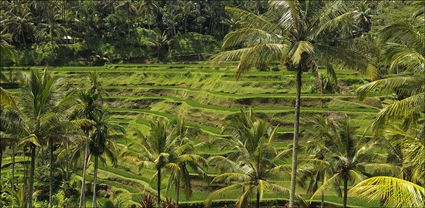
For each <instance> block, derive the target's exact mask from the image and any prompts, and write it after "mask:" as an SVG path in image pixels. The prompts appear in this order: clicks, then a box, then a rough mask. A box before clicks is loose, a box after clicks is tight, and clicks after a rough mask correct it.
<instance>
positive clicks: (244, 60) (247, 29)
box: [213, 0, 367, 207]
mask: <svg viewBox="0 0 425 208" xmlns="http://www.w3.org/2000/svg"><path fill="white" fill-rule="evenodd" d="M226 11H227V12H228V13H229V14H230V15H231V17H232V18H234V19H236V20H238V21H239V22H240V24H241V25H242V27H241V28H240V29H237V30H236V31H233V32H230V33H228V34H227V35H226V37H225V38H224V41H223V48H225V49H234V48H240V49H235V50H229V51H225V52H221V53H219V54H217V55H216V56H215V57H214V58H213V61H214V62H222V61H233V60H239V65H238V67H237V71H236V76H237V78H239V77H240V75H241V74H242V73H244V72H246V71H248V70H249V69H250V68H252V67H256V66H261V65H265V64H267V63H270V62H279V63H281V64H282V65H285V64H286V65H288V66H290V67H292V68H294V66H296V71H297V75H296V83H297V84H296V102H295V116H294V138H293V151H292V153H293V158H292V162H293V164H292V166H293V168H292V169H293V170H292V176H291V195H290V200H289V206H290V207H294V206H295V205H294V196H295V188H296V173H297V148H298V138H299V127H300V123H299V117H300V107H301V102H300V100H301V85H302V83H301V76H302V72H303V71H309V70H311V71H313V73H315V74H316V75H318V70H317V66H318V65H319V64H324V63H325V64H326V63H334V64H337V63H341V64H346V65H349V66H351V67H356V68H363V69H366V64H367V63H366V62H365V61H364V59H363V58H362V56H360V55H359V54H358V53H356V52H355V51H354V50H353V47H351V46H350V43H351V42H350V39H352V38H353V37H354V34H353V28H356V24H355V22H356V18H357V17H359V12H357V11H356V10H353V9H350V8H349V7H348V6H347V3H346V2H344V1H298V0H295V1H270V10H269V11H268V12H266V13H265V14H263V15H257V14H254V13H251V12H247V11H244V10H241V9H237V8H226ZM326 65H327V64H326ZM319 80H320V79H319Z"/></svg>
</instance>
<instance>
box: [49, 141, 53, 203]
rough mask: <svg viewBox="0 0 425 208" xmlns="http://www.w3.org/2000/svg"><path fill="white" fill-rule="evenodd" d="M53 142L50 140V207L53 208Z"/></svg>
mask: <svg viewBox="0 0 425 208" xmlns="http://www.w3.org/2000/svg"><path fill="white" fill-rule="evenodd" d="M52 142H53V140H52V138H49V159H50V160H49V166H50V171H49V172H50V173H49V207H50V208H52V207H53V144H52Z"/></svg>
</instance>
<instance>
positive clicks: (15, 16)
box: [4, 3, 34, 48]
mask: <svg viewBox="0 0 425 208" xmlns="http://www.w3.org/2000/svg"><path fill="white" fill-rule="evenodd" d="M10 9H11V10H10V11H7V13H8V14H9V15H8V18H7V19H5V20H4V25H5V29H6V31H7V33H10V34H12V40H13V42H14V43H17V45H18V47H21V48H22V47H26V46H27V44H28V42H27V41H28V40H31V39H32V38H34V36H33V31H34V24H33V22H32V14H31V12H30V9H29V7H28V4H27V3H21V4H13V5H12V7H11V8H10Z"/></svg>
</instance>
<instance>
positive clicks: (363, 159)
mask: <svg viewBox="0 0 425 208" xmlns="http://www.w3.org/2000/svg"><path fill="white" fill-rule="evenodd" d="M334 122H335V121H331V120H328V121H326V122H325V123H327V124H329V127H325V128H327V129H329V130H328V131H327V132H325V133H326V134H325V135H322V136H324V137H321V143H322V144H324V145H325V146H326V147H327V152H328V154H327V156H326V161H328V162H329V164H330V165H331V167H332V171H329V172H330V173H332V174H331V175H327V176H326V180H325V181H324V182H323V184H322V186H321V187H320V188H318V189H317V191H316V192H315V193H314V194H313V196H312V198H314V197H315V196H316V195H317V194H318V193H322V192H323V191H324V190H326V189H327V187H328V186H329V185H333V186H334V187H336V188H337V191H338V193H341V190H340V188H339V185H340V183H341V181H342V183H343V190H342V191H343V205H344V208H345V207H347V198H348V182H349V181H353V183H358V182H360V181H362V180H363V179H364V178H365V177H367V176H371V175H372V174H373V173H374V172H378V171H383V172H391V173H393V172H396V171H398V170H399V169H398V168H397V167H394V166H392V165H390V164H387V163H385V162H381V161H380V160H378V159H376V157H375V158H374V156H373V155H374V154H375V150H376V149H377V144H378V143H377V142H375V141H372V142H362V141H361V139H360V138H358V137H356V136H355V134H354V131H355V130H356V128H354V127H353V126H352V125H351V122H350V119H349V118H348V117H345V118H344V119H343V120H341V121H339V122H337V123H334ZM313 125H314V126H315V127H313V129H317V128H323V126H322V127H320V126H321V124H313Z"/></svg>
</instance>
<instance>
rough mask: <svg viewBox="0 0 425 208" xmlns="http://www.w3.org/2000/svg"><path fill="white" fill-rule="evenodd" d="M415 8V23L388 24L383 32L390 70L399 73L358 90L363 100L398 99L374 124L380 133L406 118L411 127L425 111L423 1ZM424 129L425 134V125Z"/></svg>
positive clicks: (384, 110)
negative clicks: (392, 96) (381, 96)
mask: <svg viewBox="0 0 425 208" xmlns="http://www.w3.org/2000/svg"><path fill="white" fill-rule="evenodd" d="M415 5H418V12H416V13H415V16H413V17H412V19H411V20H407V21H403V22H397V23H394V24H391V25H388V26H386V27H385V28H383V29H382V31H381V33H380V34H382V35H381V36H382V37H381V38H382V41H383V42H386V48H385V52H384V56H385V57H386V59H387V60H388V61H389V68H390V69H391V70H393V71H394V70H397V71H399V72H398V73H397V74H396V75H395V76H394V75H388V76H387V77H385V78H383V79H380V80H376V81H374V82H370V83H368V84H365V85H363V86H361V87H360V88H358V89H357V92H358V94H359V96H360V98H361V99H363V98H364V97H365V96H367V95H368V94H371V93H375V94H376V92H380V93H395V95H396V100H395V101H394V102H393V103H391V104H389V105H387V106H386V107H385V108H383V109H382V110H381V111H380V112H379V114H378V116H377V119H376V120H375V121H374V123H373V124H372V127H373V129H374V130H375V132H377V133H379V132H378V131H379V130H382V129H383V128H382V127H384V126H385V124H386V123H388V122H390V121H395V120H398V119H402V120H403V121H404V122H405V123H406V124H407V125H408V124H409V123H411V122H413V121H414V120H415V119H414V118H415V117H416V116H417V115H418V113H420V112H422V113H423V112H424V109H425V83H424V81H423V80H424V79H425V75H424V74H425V67H424V66H425V51H424V49H423V47H424V44H425V33H424V29H423V25H422V24H420V22H421V21H423V17H421V16H420V14H421V13H420V11H422V6H423V2H418V3H416V4H415ZM416 15H419V16H416ZM417 18H422V20H418V19H417ZM400 71H401V72H400ZM423 129H424V131H425V126H424V128H423Z"/></svg>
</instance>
